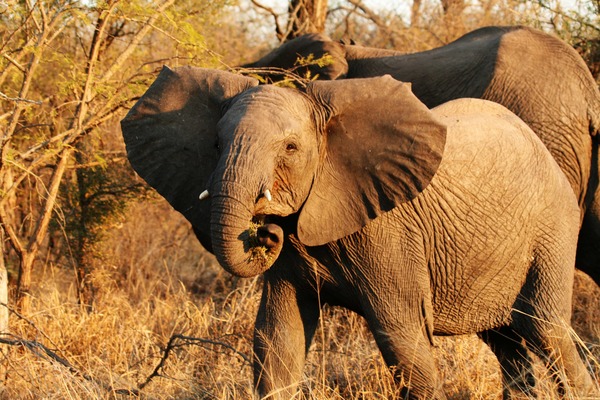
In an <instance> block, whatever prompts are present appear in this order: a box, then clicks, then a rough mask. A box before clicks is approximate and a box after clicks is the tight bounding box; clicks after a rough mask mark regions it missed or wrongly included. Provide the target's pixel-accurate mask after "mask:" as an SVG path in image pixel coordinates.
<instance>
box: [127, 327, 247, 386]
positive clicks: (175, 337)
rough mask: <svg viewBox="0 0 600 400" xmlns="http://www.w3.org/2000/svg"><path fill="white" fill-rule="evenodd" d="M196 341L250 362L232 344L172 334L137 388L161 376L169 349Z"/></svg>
mask: <svg viewBox="0 0 600 400" xmlns="http://www.w3.org/2000/svg"><path fill="white" fill-rule="evenodd" d="M178 340H181V341H183V343H181V344H179V343H176V342H177V341H178ZM198 343H199V344H212V345H217V346H222V347H225V348H226V349H228V350H231V351H232V352H234V353H235V354H237V355H238V356H240V357H241V358H242V359H243V360H244V361H245V362H246V363H247V364H249V365H250V364H251V361H250V359H249V358H248V356H246V355H245V354H244V353H242V352H240V351H238V350H237V349H235V348H234V347H233V346H231V345H229V344H227V343H223V342H219V341H214V340H209V339H201V338H197V337H191V336H185V335H181V334H174V335H172V336H171V338H170V339H169V341H168V343H167V345H166V347H165V349H164V350H163V355H162V357H161V358H160V361H159V362H158V364H157V365H156V367H155V368H154V371H152V373H151V374H150V375H149V376H148V377H147V378H146V379H145V380H144V381H143V382H142V383H140V384H138V385H137V387H138V390H142V389H143V388H144V387H145V386H146V385H148V384H149V383H150V381H152V379H154V378H155V377H157V376H161V374H160V370H161V369H162V368H163V366H164V365H165V362H166V361H167V358H169V354H170V353H171V351H172V350H173V349H175V348H177V347H181V346H184V345H191V344H198Z"/></svg>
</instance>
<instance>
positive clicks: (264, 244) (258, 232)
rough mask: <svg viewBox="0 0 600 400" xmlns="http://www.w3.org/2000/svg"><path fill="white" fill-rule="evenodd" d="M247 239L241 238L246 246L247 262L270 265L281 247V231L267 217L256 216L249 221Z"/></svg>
mask: <svg viewBox="0 0 600 400" xmlns="http://www.w3.org/2000/svg"><path fill="white" fill-rule="evenodd" d="M246 233H247V235H248V236H247V238H242V240H244V239H246V240H244V242H245V243H247V245H248V253H249V254H250V255H249V258H248V261H262V262H264V263H265V264H267V265H272V264H273V263H274V262H275V259H276V258H277V256H278V255H279V251H280V250H281V247H282V245H283V229H281V227H280V226H279V225H277V224H275V223H273V222H271V219H270V218H269V216H267V215H256V216H254V217H253V218H252V220H251V221H250V226H249V228H248V230H247V232H246Z"/></svg>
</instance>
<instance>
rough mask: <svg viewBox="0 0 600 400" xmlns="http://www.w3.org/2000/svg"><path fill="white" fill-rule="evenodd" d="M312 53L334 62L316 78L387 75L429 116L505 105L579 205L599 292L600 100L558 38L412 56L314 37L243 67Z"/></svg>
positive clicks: (588, 265)
mask: <svg viewBox="0 0 600 400" xmlns="http://www.w3.org/2000/svg"><path fill="white" fill-rule="evenodd" d="M311 52H313V53H314V54H315V55H322V54H324V53H328V54H330V55H331V57H332V58H333V60H334V63H333V64H331V65H328V66H327V67H326V68H323V69H319V68H318V67H317V66H312V67H311V68H312V70H311V73H312V76H315V75H318V76H319V79H323V80H328V79H340V78H348V79H349V78H366V77H374V76H382V75H385V74H389V75H391V76H392V77H394V78H396V79H398V80H401V81H404V82H411V83H412V85H413V86H412V88H413V92H414V94H415V95H416V96H417V97H418V98H419V99H420V100H421V101H422V102H423V103H425V104H426V105H427V106H428V107H430V108H431V107H435V106H437V105H440V104H442V103H445V102H447V101H449V100H453V99H457V98H465V97H472V98H482V99H487V100H491V101H494V102H497V103H500V104H502V105H504V106H505V107H506V108H508V109H509V110H511V111H512V112H514V113H515V114H516V115H518V116H519V117H520V118H521V119H522V120H523V121H525V122H526V123H527V125H529V127H531V128H532V129H533V131H534V132H535V133H536V134H537V135H538V136H539V137H540V139H541V140H542V142H543V143H544V144H545V145H546V147H547V148H548V150H550V153H551V154H552V156H553V157H554V159H555V160H556V161H557V162H558V165H559V166H560V167H561V169H562V170H563V172H564V173H565V175H566V176H567V178H568V179H569V182H570V183H571V186H572V187H573V190H574V191H575V194H576V195H577V197H578V200H579V206H580V209H581V215H582V222H583V223H582V226H581V231H580V236H579V248H578V253H577V263H576V265H577V268H579V269H581V270H582V271H584V272H585V273H587V274H588V275H589V276H590V277H592V279H594V281H595V282H596V284H598V285H600V186H599V185H598V171H599V165H598V146H599V144H598V140H599V139H598V135H597V133H598V130H599V129H600V93H599V92H598V87H597V84H596V82H595V81H594V79H593V77H592V75H591V73H590V72H589V70H588V68H587V66H586V65H585V63H584V61H583V60H582V59H581V57H580V56H579V55H578V54H577V52H576V51H575V50H573V49H572V48H571V47H570V46H568V45H567V44H566V43H563V42H562V41H560V40H559V39H557V38H555V37H553V36H550V35H547V34H545V33H542V32H540V31H537V30H535V29H532V28H527V27H519V26H517V27H487V28H482V29H478V30H475V31H473V32H471V33H469V34H467V35H465V36H463V37H461V38H459V39H458V40H456V41H454V42H452V43H450V44H448V45H446V46H443V47H440V48H437V49H433V50H430V51H425V52H420V53H414V54H403V53H400V52H396V51H390V50H382V49H376V48H369V47H362V46H352V45H343V44H341V43H337V42H333V41H331V40H330V39H329V38H327V37H326V36H324V35H318V34H311V35H305V36H302V37H299V38H297V39H294V40H291V41H289V42H287V43H285V44H283V45H282V46H280V47H279V48H277V49H275V50H273V51H272V52H271V53H269V54H268V55H266V56H265V57H263V58H261V59H260V60H258V61H256V62H254V63H250V64H247V65H246V66H248V67H272V66H276V67H280V68H284V69H290V68H292V67H293V65H294V62H295V60H296V58H297V57H298V55H300V56H304V57H306V56H308V55H309V54H310V53H311ZM299 72H300V73H305V71H304V70H300V71H299ZM271 78H272V79H273V80H276V79H277V76H276V75H273V76H272V77H271Z"/></svg>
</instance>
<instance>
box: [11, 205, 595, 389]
mask: <svg viewBox="0 0 600 400" xmlns="http://www.w3.org/2000/svg"><path fill="white" fill-rule="evenodd" d="M102 249H103V260H102V262H101V263H100V265H99V266H98V268H97V270H96V272H95V274H94V281H95V283H96V286H97V287H98V288H99V291H98V293H97V296H96V309H95V311H94V312H92V313H87V312H86V311H84V310H83V309H81V308H80V307H79V306H78V305H77V304H76V301H75V288H74V285H73V273H72V271H70V270H68V269H65V268H61V267H60V266H52V265H46V266H38V269H37V277H38V278H39V280H38V281H37V282H36V287H37V291H36V292H35V298H34V300H33V302H32V304H33V306H32V310H33V312H32V314H31V315H28V316H26V319H25V318H19V317H17V316H15V315H13V316H12V320H11V329H12V333H13V334H14V335H15V336H16V337H19V338H23V339H27V340H29V341H35V342H29V344H30V345H31V344H32V343H40V344H43V345H44V346H46V348H48V349H51V350H53V351H54V352H55V354H56V355H57V356H59V357H61V358H62V359H64V360H67V361H68V362H69V363H70V364H71V365H72V368H71V369H69V368H67V367H65V366H64V365H63V364H61V363H59V362H57V361H56V360H55V359H53V358H52V357H50V356H49V355H48V354H47V353H44V352H43V351H41V348H39V347H37V348H36V347H31V346H30V347H29V348H27V347H24V346H11V347H7V346H4V347H2V351H3V354H4V359H3V362H2V363H1V364H0V365H1V366H2V368H4V371H3V374H5V378H4V379H2V381H3V385H2V387H1V392H0V398H1V399H113V398H117V399H121V398H129V397H134V395H133V394H132V392H131V391H133V390H139V397H141V398H145V399H247V398H251V394H252V371H251V366H250V363H249V362H248V358H249V357H250V353H251V348H252V326H253V323H254V321H253V320H254V315H255V313H256V308H257V306H258V300H259V297H260V280H259V279H253V280H243V279H235V278H232V277H231V276H230V275H228V274H227V273H225V272H224V271H222V270H221V268H220V267H218V265H216V263H215V262H214V260H213V258H212V257H211V256H209V255H206V254H205V253H204V252H203V250H202V249H201V247H200V245H199V244H198V243H197V241H196V239H195V237H194V235H193V234H192V233H191V231H190V230H189V228H188V225H187V224H186V223H185V222H184V221H183V219H182V218H181V217H180V216H179V215H178V214H176V213H174V212H172V211H170V210H168V209H167V207H166V206H164V205H163V204H162V203H160V204H144V205H141V206H139V207H137V208H136V209H134V210H132V211H131V213H130V215H129V218H128V221H126V222H125V223H124V224H123V226H122V227H120V228H119V229H115V230H114V231H113V232H111V235H110V237H108V238H107V240H106V241H105V243H103V247H102ZM576 288H577V289H576V291H577V295H576V300H575V304H576V309H575V312H574V316H573V323H574V327H575V330H576V331H577V333H578V334H579V336H580V337H581V339H582V341H583V342H584V343H585V344H586V346H587V347H588V348H589V349H590V350H589V351H590V354H589V356H590V357H589V358H590V359H591V360H592V361H593V363H595V368H596V371H598V360H600V315H599V314H600V312H599V310H600V290H599V289H598V288H597V287H596V286H595V285H594V284H593V283H592V282H591V280H589V279H587V277H585V276H583V275H580V274H578V276H577V282H576ZM324 314H325V316H324V318H323V319H322V324H321V329H319V331H318V333H317V335H316V337H315V341H314V344H313V346H312V348H311V351H310V353H309V357H308V361H307V366H306V368H305V381H304V382H303V387H304V391H305V393H306V394H307V395H308V398H310V399H336V400H338V399H340V400H341V399H345V400H347V399H387V398H391V397H392V396H393V394H394V392H395V388H394V385H393V381H392V379H391V377H390V374H389V372H388V370H387V368H386V367H385V365H384V364H383V361H382V359H381V356H380V354H379V351H378V350H377V347H376V345H375V343H374V341H373V338H372V336H371V335H370V333H369V332H368V330H367V329H366V327H365V325H364V323H363V321H362V319H361V318H360V317H357V316H355V315H354V314H351V313H349V312H346V311H343V310H340V309H332V308H327V309H326V310H325V311H324ZM173 335H183V337H180V338H179V339H175V340H174V341H172V342H171V344H172V345H173V346H172V347H171V348H170V349H169V353H168V357H166V358H165V346H166V345H167V344H168V343H169V339H170V338H172V337H173ZM186 337H192V338H193V339H186ZM435 351H436V354H437V359H438V360H439V366H440V370H441V372H442V377H443V382H444V386H445V391H446V393H447V396H448V397H449V399H452V400H463V399H499V398H501V387H500V371H499V367H498V365H497V363H496V360H495V359H494V357H493V355H492V354H491V353H490V351H489V350H488V349H487V348H486V347H485V346H484V345H483V344H482V343H481V342H480V341H478V340H477V339H476V338H475V337H472V336H469V337H460V338H444V339H438V341H437V347H436V349H435ZM161 361H162V364H160V363H161ZM159 365H161V368H159V370H158V374H154V375H153V371H155V369H156V368H157V366H159ZM539 369H540V370H541V368H539ZM149 377H150V378H151V379H149ZM539 386H540V390H541V393H540V398H544V399H547V398H548V399H552V398H555V396H554V395H553V394H552V393H551V392H552V382H551V380H549V379H545V380H542V382H541V383H540V385H539ZM140 388H141V389H140ZM127 391H130V392H129V394H128V392H127Z"/></svg>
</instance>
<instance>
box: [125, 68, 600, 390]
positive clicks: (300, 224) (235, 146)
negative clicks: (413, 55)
mask: <svg viewBox="0 0 600 400" xmlns="http://www.w3.org/2000/svg"><path fill="white" fill-rule="evenodd" d="M122 128H123V134H124V138H125V142H126V144H127V151H128V157H129V159H130V160H131V163H132V164H133V166H134V168H135V169H136V170H137V171H138V172H139V173H140V175H141V176H142V177H143V178H144V179H146V180H147V181H148V182H149V183H150V184H151V185H152V186H154V187H155V188H156V189H157V190H158V191H159V192H160V193H161V194H162V195H163V196H165V197H166V198H167V199H168V200H169V201H170V203H171V204H172V205H173V206H174V207H175V208H176V209H177V210H179V211H180V212H182V213H183V214H184V215H185V216H186V217H187V218H188V219H189V220H190V222H191V223H192V224H193V226H194V227H195V229H196V230H197V231H198V232H200V233H201V234H204V235H210V238H211V243H212V250H213V251H214V254H215V255H216V257H217V260H218V261H219V263H220V264H221V265H222V266H223V267H224V268H225V269H226V270H227V271H229V272H231V273H232V274H235V275H239V276H243V277H250V276H254V275H257V274H261V273H264V278H265V279H264V289H263V294H262V300H261V304H260V309H259V313H258V316H257V319H256V327H255V337H254V341H255V343H254V352H255V364H254V376H255V381H256V385H257V390H258V392H259V394H260V396H268V397H269V398H281V399H290V398H292V397H293V395H294V393H296V391H297V390H298V389H297V383H298V382H299V381H300V380H301V378H302V369H303V365H304V361H305V355H306V351H307V349H308V347H309V345H310V343H311V340H312V337H313V334H314V332H315V329H316V327H317V322H318V318H319V309H320V307H321V305H322V303H329V304H333V305H338V306H342V307H346V308H348V309H351V310H354V311H355V312H357V313H360V314H361V315H363V316H364V318H365V319H366V321H367V323H368V325H369V327H370V329H371V331H372V333H373V335H374V337H375V339H376V341H377V344H378V346H379V348H380V350H381V353H382V355H383V357H384V358H385V361H386V363H387V364H388V365H389V366H390V367H395V368H394V371H395V375H396V378H398V382H399V383H402V384H403V385H405V387H404V388H403V391H404V394H403V395H404V396H406V397H408V398H411V399H432V398H435V399H444V398H445V395H444V393H443V391H442V389H441V382H440V379H439V377H438V373H437V371H436V368H435V365H434V359H433V357H432V353H431V348H430V347H431V342H432V337H433V335H438V334H439V335H459V334H466V333H474V332H477V333H480V334H483V335H488V334H489V335H492V336H493V335H497V332H501V333H502V335H506V336H508V337H510V338H511V339H515V340H516V342H514V343H513V342H511V344H506V343H505V342H503V341H502V340H496V341H495V343H496V346H495V351H496V354H498V356H499V360H500V362H501V363H505V364H506V365H503V366H504V367H509V366H512V371H513V372H514V374H513V375H514V376H512V378H513V381H512V386H510V387H508V388H507V393H508V394H510V393H511V392H513V391H514V392H515V393H518V392H520V391H525V392H528V391H530V390H531V386H532V385H533V384H534V382H533V380H532V379H531V376H530V375H531V371H530V370H529V368H530V365H529V360H528V356H527V354H526V350H525V348H524V347H523V346H522V345H521V344H520V343H521V341H523V342H524V343H526V346H527V347H528V348H529V349H530V350H532V351H534V352H535V353H536V354H537V355H539V356H540V357H542V358H543V359H544V360H546V362H547V364H548V366H549V367H551V368H554V369H556V368H562V367H564V370H565V372H566V377H567V380H566V381H564V382H562V381H561V382H560V384H561V386H562V387H563V388H565V387H566V386H567V385H570V386H572V387H573V388H574V390H575V391H576V392H577V393H580V394H588V393H597V392H596V391H595V390H596V388H595V385H594V383H593V381H592V379H591V377H590V375H589V374H588V372H587V371H586V368H585V367H584V365H583V363H582V361H581V359H580V358H579V356H578V354H577V352H576V349H575V346H574V344H573V342H572V341H571V339H570V338H569V335H568V333H567V327H568V324H569V320H570V313H571V292H572V281H573V265H574V261H575V251H576V244H577V243H576V242H577V231H578V226H579V208H578V204H577V200H576V198H575V196H574V194H573V191H572V190H571V187H570V185H569V182H568V181H567V179H566V178H565V177H564V175H563V174H562V173H561V171H560V169H559V167H558V166H557V164H556V162H555V161H554V160H553V159H552V157H551V155H550V154H549V153H548V151H547V150H546V149H545V147H544V146H543V144H542V143H541V142H540V140H539V139H538V138H537V137H536V136H535V134H534V133H533V132H532V131H531V130H530V129H529V128H528V127H527V126H526V125H525V124H524V123H523V122H522V121H521V120H520V119H519V118H517V117H516V116H514V115H513V114H512V113H510V112H509V111H508V110H506V109H505V108H504V107H502V106H500V105H497V104H494V103H491V102H487V101H484V100H476V99H463V100H456V101H453V102H449V103H447V104H444V105H442V106H440V107H437V108H436V109H434V110H432V111H430V110H429V109H427V108H426V107H425V106H424V105H423V104H422V103H421V102H420V101H419V100H417V98H416V97H415V96H414V95H413V94H412V93H411V91H410V85H408V84H405V83H401V82H398V81H396V80H394V79H392V78H391V77H389V76H386V77H381V78H370V79H357V80H346V81H332V82H314V83H311V84H310V85H308V87H307V88H306V91H304V92H303V91H299V90H296V89H290V88H280V87H275V86H270V85H264V86H258V81H256V80H254V79H252V78H247V77H243V76H239V75H234V74H231V73H228V72H223V71H215V70H207V69H199V68H190V67H187V68H179V69H177V70H174V71H173V70H170V69H168V68H165V69H164V70H163V71H162V72H161V74H160V76H159V77H158V79H157V80H156V82H155V83H154V84H153V85H152V86H151V87H150V89H148V91H147V92H146V94H145V95H144V96H143V97H142V98H141V99H140V100H139V101H138V103H137V104H136V105H135V106H134V108H133V109H132V110H131V111H130V112H129V114H128V115H127V117H126V118H125V119H124V120H123V121H122ZM215 144H216V145H215ZM199 196H200V197H201V199H200V198H199ZM498 336H500V335H498ZM502 337H505V336H502ZM559 355H560V356H559ZM555 376H556V377H557V378H556V379H560V377H562V376H565V375H562V374H555Z"/></svg>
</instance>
